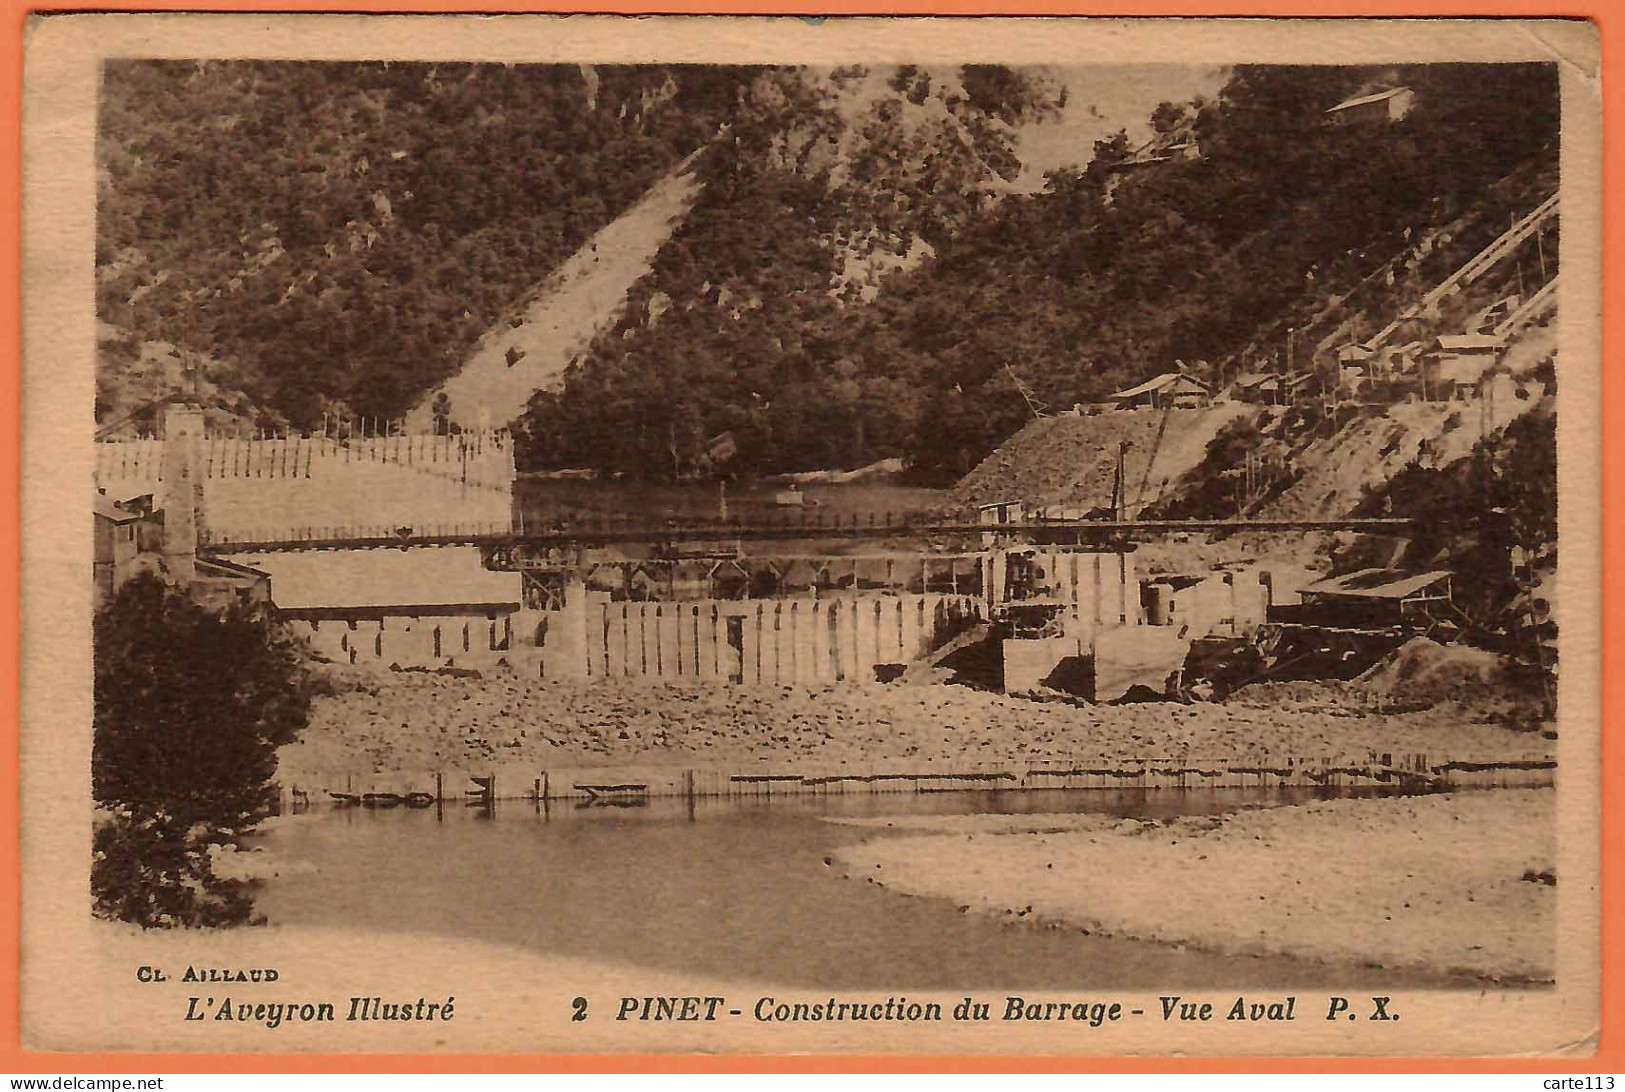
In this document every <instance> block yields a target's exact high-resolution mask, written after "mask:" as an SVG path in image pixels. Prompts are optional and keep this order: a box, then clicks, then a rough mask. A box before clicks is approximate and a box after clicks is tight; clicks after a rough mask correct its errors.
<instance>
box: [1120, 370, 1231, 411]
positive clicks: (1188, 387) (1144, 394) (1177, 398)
mask: <svg viewBox="0 0 1625 1092" xmlns="http://www.w3.org/2000/svg"><path fill="white" fill-rule="evenodd" d="M1210 393H1211V392H1210V391H1209V390H1208V386H1207V384H1206V383H1203V382H1202V381H1201V380H1200V379H1197V378H1196V377H1195V376H1190V375H1186V374H1185V373H1184V372H1163V373H1162V374H1161V375H1159V376H1157V377H1156V378H1155V379H1148V380H1146V381H1145V382H1144V383H1140V384H1138V385H1136V386H1133V387H1129V388H1127V389H1126V390H1120V391H1117V392H1116V393H1115V394H1113V395H1112V396H1111V400H1112V402H1114V403H1115V404H1116V405H1117V407H1118V408H1119V409H1135V408H1138V407H1143V406H1149V407H1151V408H1154V409H1160V408H1162V407H1164V406H1172V407H1174V408H1175V409H1200V408H1202V407H1203V406H1205V405H1207V403H1208V399H1209V397H1210Z"/></svg>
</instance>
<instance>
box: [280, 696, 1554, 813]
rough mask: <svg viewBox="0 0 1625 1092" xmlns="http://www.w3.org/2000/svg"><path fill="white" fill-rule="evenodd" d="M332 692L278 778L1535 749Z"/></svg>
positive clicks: (1157, 724)
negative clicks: (595, 768)
mask: <svg viewBox="0 0 1625 1092" xmlns="http://www.w3.org/2000/svg"><path fill="white" fill-rule="evenodd" d="M324 671H326V672H327V673H328V678H329V680H330V684H331V685H330V686H329V688H328V689H330V690H331V693H329V694H327V695H326V696H323V697H319V698H317V699H316V701H315V704H314V706H313V709H312V716H311V725H310V727H309V728H308V729H307V730H306V731H305V732H304V733H303V735H302V736H301V738H300V740H299V741H298V742H296V743H293V744H290V745H289V746H288V747H286V748H284V749H283V751H282V755H281V758H282V777H283V779H284V780H285V781H293V782H298V783H303V784H314V783H317V781H316V780H315V778H316V775H317V774H318V773H321V774H330V773H332V772H333V771H354V772H356V773H358V774H372V773H387V772H391V771H399V770H406V771H425V770H427V771H433V770H445V771H446V772H448V773H454V772H465V773H481V774H484V773H487V772H490V771H491V770H493V769H503V768H512V769H514V770H515V771H516V772H517V771H519V770H523V771H525V772H524V777H525V780H526V781H527V782H528V781H529V779H530V778H531V777H533V776H534V775H535V774H536V773H538V772H539V771H541V770H543V769H546V768H548V767H549V766H553V767H564V766H613V765H630V764H637V765H642V766H669V767H675V768H713V769H724V768H726V769H740V768H744V767H755V768H761V769H772V770H785V771H794V770H797V769H799V768H802V767H809V768H813V767H816V768H831V767H833V768H840V767H842V766H845V767H848V768H850V769H854V770H865V769H872V770H888V771H897V770H899V769H901V768H909V769H914V770H919V771H928V772H939V773H951V772H958V771H960V770H966V769H976V768H984V767H987V766H989V765H997V764H1003V765H1006V766H1010V765H1023V766H1041V765H1044V764H1055V763H1073V762H1080V763H1087V764H1089V765H1095V764H1098V763H1100V762H1112V761H1121V760H1132V759H1139V758H1190V759H1204V760H1206V759H1212V760H1220V761H1224V760H1235V761H1243V762H1249V763H1251V762H1265V761H1268V760H1271V759H1285V758H1288V757H1293V756H1328V755H1337V756H1353V757H1356V758H1358V757H1362V756H1365V755H1367V754H1368V753H1377V754H1380V753H1384V752H1393V753H1412V752H1427V753H1430V754H1437V755H1439V756H1441V757H1447V758H1448V759H1450V760H1458V761H1497V760H1506V759H1520V758H1527V757H1529V756H1530V755H1531V753H1532V752H1536V751H1538V752H1541V753H1543V754H1545V753H1548V752H1549V750H1550V748H1551V746H1552V745H1551V744H1550V743H1549V742H1548V741H1545V740H1543V739H1541V738H1539V737H1535V736H1531V735H1530V734H1528V733H1518V732H1513V731H1509V730H1507V729H1505V728H1501V727H1498V726H1496V725H1493V724H1474V723H1469V722H1468V721H1467V719H1466V718H1461V719H1456V720H1453V719H1451V718H1448V717H1446V718H1441V717H1440V716H1438V715H1437V714H1436V713H1425V712H1424V713H1400V714H1394V715H1385V714H1366V715H1363V716H1351V715H1349V713H1348V711H1346V710H1341V709H1339V710H1326V709H1317V708H1315V707H1314V703H1313V702H1285V703H1282V704H1279V705H1272V704H1257V705H1254V704H1247V703H1232V702H1227V703H1218V704H1201V705H1181V704H1177V703H1173V702H1151V703H1146V704H1140V705H1127V706H1106V705H1097V706H1077V705H1069V704H1060V703H1040V702H1033V701H1028V700H1025V699H1021V698H1013V697H1007V696H1005V695H1001V694H994V693H989V692H985V691H977V690H971V689H968V688H966V687H961V686H898V685H892V686H884V685H880V684H873V683H865V684H856V683H843V684H837V685H830V686H821V687H810V688H809V687H780V688H766V687H731V686H723V685H718V684H716V683H697V684H693V685H674V684H650V683H647V682H643V681H636V680H603V681H599V682H595V683H592V684H588V685H575V684H570V683H564V682H544V681H541V680H537V679H525V678H520V677H518V676H517V675H513V674H507V673H495V674H493V673H487V674H486V675H485V677H483V678H479V679H475V678H468V677H461V678H459V677H450V676H445V675H435V674H422V673H405V672H403V673H393V672H377V671H367V670H362V669H357V668H348V667H328V668H324Z"/></svg>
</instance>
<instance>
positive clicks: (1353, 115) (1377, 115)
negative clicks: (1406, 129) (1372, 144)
mask: <svg viewBox="0 0 1625 1092" xmlns="http://www.w3.org/2000/svg"><path fill="white" fill-rule="evenodd" d="M1415 105H1416V92H1415V91H1412V90H1411V89H1410V88H1409V87H1391V88H1389V89H1388V90H1386V91H1373V92H1370V93H1368V94H1364V95H1356V96H1354V97H1353V98H1350V99H1344V100H1343V101H1342V102H1340V103H1338V104H1337V105H1336V106H1333V107H1332V108H1331V109H1329V110H1327V111H1326V116H1327V117H1328V118H1330V119H1331V121H1332V123H1333V124H1335V125H1381V124H1386V123H1388V122H1394V121H1398V120H1399V119H1400V118H1402V117H1404V116H1405V115H1406V114H1408V113H1410V112H1411V107H1413V106H1415Z"/></svg>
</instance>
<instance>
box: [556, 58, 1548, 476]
mask: <svg viewBox="0 0 1625 1092" xmlns="http://www.w3.org/2000/svg"><path fill="white" fill-rule="evenodd" d="M1373 80H1377V81H1381V82H1383V83H1396V82H1399V83H1407V84H1409V85H1410V86H1412V87H1413V88H1414V89H1415V90H1416V91H1417V93H1418V98H1417V105H1416V107H1415V108H1414V109H1413V110H1412V111H1411V112H1410V114H1409V115H1408V116H1406V117H1405V118H1403V119H1402V120H1399V121H1397V122H1394V123H1393V124H1375V125H1358V124H1356V125H1349V126H1337V125H1334V124H1332V123H1331V122H1329V121H1328V119H1327V116H1326V110H1327V109H1328V108H1329V107H1330V106H1332V105H1333V104H1335V103H1337V102H1338V101H1340V100H1341V99H1342V98H1344V97H1346V96H1348V95H1351V94H1353V93H1355V92H1357V91H1359V90H1361V89H1362V88H1364V87H1366V86H1369V85H1370V84H1371V81H1373ZM894 86H895V87H900V88H902V89H904V94H908V93H910V91H911V89H912V88H913V86H914V85H913V83H911V82H910V77H909V75H908V73H907V72H906V71H905V72H901V73H899V75H898V76H897V77H896V80H895V82H894ZM966 86H967V88H968V87H970V86H976V87H978V92H977V94H978V95H980V96H984V97H986V96H997V95H998V94H1000V93H1001V92H1000V91H999V88H1001V87H1003V86H1004V83H1003V82H1002V81H1001V80H997V79H987V78H984V77H980V76H979V77H978V78H977V80H973V81H967V83H966ZM1557 119H1558V99H1557V84H1556V76H1555V73H1554V72H1553V70H1552V69H1551V68H1550V67H1549V66H1534V65H1530V66H1506V65H1502V66H1471V65H1462V66H1450V65H1445V66H1440V65H1429V66H1426V67H1425V68H1421V67H1419V68H1416V69H1401V70H1398V71H1393V70H1388V71H1376V70H1369V69H1359V68H1348V67H1337V68H1331V67H1326V68H1320V67H1290V68H1282V67H1241V68H1238V69H1237V70H1235V72H1234V73H1233V74H1232V76H1231V78H1230V80H1229V82H1228V84H1227V85H1226V86H1225V87H1224V89H1223V91H1222V93H1221V94H1220V95H1219V97H1218V98H1217V100H1216V101H1212V102H1198V103H1192V104H1188V105H1185V106H1177V105H1175V104H1164V105H1163V106H1161V107H1159V108H1158V111H1157V113H1156V115H1155V117H1154V119H1153V121H1154V123H1155V124H1154V126H1153V127H1154V129H1155V130H1157V131H1161V132H1174V131H1176V130H1181V129H1182V128H1183V129H1185V130H1186V131H1188V133H1189V135H1190V136H1191V137H1192V138H1193V139H1194V140H1195V141H1196V143H1197V145H1198V146H1199V148H1200V150H1201V156H1200V157H1199V158H1193V159H1177V158H1176V159H1171V160H1169V161H1166V162H1159V163H1155V164H1149V165H1146V166H1133V167H1124V166H1123V164H1124V163H1125V161H1126V160H1128V159H1130V157H1131V148H1130V141H1129V140H1128V138H1127V136H1126V134H1119V135H1118V136H1117V137H1115V138H1113V139H1110V140H1104V141H1101V142H1099V143H1098V144H1097V145H1096V147H1095V149H1094V152H1095V154H1094V157H1093V159H1092V160H1091V162H1090V163H1089V165H1088V166H1086V167H1084V168H1082V169H1079V170H1075V171H1064V172H1058V173H1055V174H1052V175H1051V176H1050V178H1049V180H1048V185H1047V187H1046V188H1045V190H1044V191H1043V192H1041V193H1038V194H1034V195H1030V196H1023V195H1009V196H1005V197H1003V198H1002V199H1000V200H998V201H997V202H993V203H989V202H987V201H985V200H983V201H981V203H980V204H977V199H976V196H975V194H974V193H971V194H970V197H969V198H968V200H969V201H970V203H972V204H975V205H976V207H977V211H976V212H975V213H974V214H972V215H968V216H965V217H964V218H963V219H962V220H961V221H959V222H958V223H957V225H956V226H955V228H954V230H952V231H950V232H946V233H934V234H931V235H930V236H929V237H928V238H927V241H928V242H929V243H930V245H931V246H932V248H933V249H934V251H935V253H934V256H932V257H929V258H927V259H926V260H924V261H922V262H920V263H918V264H917V265H915V266H913V267H912V268H905V269H902V270H900V271H898V272H894V273H892V274H890V275H889V276H888V277H886V278H885V279H884V280H883V281H882V282H881V288H880V292H879V295H878V297H877V298H875V299H873V300H872V301H870V302H862V301H859V300H856V299H853V298H851V297H850V296H847V297H845V298H835V297H834V296H833V295H832V294H831V293H830V292H829V291H827V288H828V286H829V285H830V283H831V279H832V278H833V277H834V276H835V274H836V269H835V255H834V254H833V252H832V250H831V249H830V248H828V247H827V246H826V245H824V243H823V242H822V240H821V238H820V236H821V234H822V233H826V232H829V231H831V230H834V228H833V227H832V225H835V224H837V223H838V222H839V220H840V217H841V216H842V215H844V214H846V213H847V212H848V210H849V209H850V207H851V200H852V199H851V198H850V196H849V195H848V194H846V193H845V192H843V190H842V187H841V186H840V185H838V184H831V183H829V182H827V181H826V180H825V179H822V178H820V177H818V176H816V175H814V176H809V175H807V174H806V173H798V172H793V171H784V170H773V169H768V170H760V171H756V172H754V173H753V174H751V175H750V176H749V177H748V178H743V179H741V180H739V181H737V182H735V183H733V184H731V185H727V186H718V187H716V188H714V189H713V190H712V191H711V192H710V193H708V194H707V198H706V201H705V203H704V206H703V207H702V208H701V209H700V210H697V212H696V215H695V216H694V217H693V218H691V220H690V222H689V224H688V225H687V227H686V229H685V230H684V231H683V232H681V233H680V235H679V238H678V239H677V240H676V241H674V244H673V247H672V248H671V251H672V253H671V254H669V255H662V260H661V262H660V264H659V265H658V267H657V269H656V271H655V273H654V275H653V276H652V277H651V278H650V281H651V282H652V283H651V286H650V287H649V290H654V289H658V290H659V291H662V292H664V293H666V294H667V295H668V296H670V297H671V298H672V299H674V300H677V301H679V306H678V307H676V308H674V309H673V311H672V312H671V313H670V314H667V315H666V316H664V317H663V318H662V319H661V321H660V322H659V323H658V324H656V325H654V326H653V327H652V328H649V327H648V326H647V324H645V323H643V322H642V320H641V318H640V315H641V311H640V309H639V308H637V307H633V308H631V309H630V310H629V312H628V317H627V319H626V321H625V322H624V323H623V324H622V326H621V328H619V329H617V330H615V331H612V332H611V333H609V334H608V335H606V336H604V337H603V338H601V339H600V340H599V342H598V344H597V345H596V346H595V347H594V351H593V353H592V354H591V355H590V357H589V359H588V360H587V361H585V363H584V366H583V367H582V368H581V369H580V370H579V371H578V372H577V373H576V374H574V375H572V376H571V377H570V380H569V383H568V385H567V386H566V388H565V390H564V392H563V393H562V394H561V395H558V396H551V395H550V396H544V397H542V398H539V399H538V400H537V402H536V403H535V404H534V405H533V407H532V412H531V415H530V422H529V424H530V428H531V433H532V441H533V450H532V455H533V458H535V459H536V461H538V462H541V463H548V464H552V465H561V464H568V465H593V466H600V467H603V468H605V469H615V470H627V471H635V470H637V469H638V468H640V467H641V468H645V469H653V470H656V471H660V470H663V469H669V468H672V467H674V466H676V465H680V463H681V460H680V459H678V460H676V461H674V460H673V458H672V457H671V454H670V449H671V448H673V447H676V448H678V449H684V448H685V445H692V444H693V443H694V442H695V441H696V440H697V438H699V437H702V436H707V435H711V434H714V433H716V432H719V431H721V430H723V429H731V430H733V432H734V434H735V436H736V437H737V438H739V439H740V441H741V451H740V455H739V456H738V457H737V459H736V462H735V466H736V467H742V468H749V469H763V470H783V469H804V468H808V467H815V466H831V465H837V466H853V465H859V464H861V463H864V462H867V461H869V460H872V459H875V458H880V457H883V456H889V455H903V456H906V457H908V458H910V459H911V460H912V461H913V462H914V463H915V465H916V466H917V467H920V468H921V469H923V470H926V471H935V472H937V473H938V474H940V475H942V476H945V477H952V476H957V475H959V474H961V473H963V472H964V471H965V470H966V469H968V468H969V467H970V466H971V465H973V464H974V462H975V461H976V460H977V459H979V458H980V457H981V456H982V455H984V454H985V453H986V452H987V451H988V450H990V449H991V448H992V447H993V446H995V445H996V444H997V443H998V442H1000V441H1001V440H1002V439H1004V438H1005V437H1006V436H1008V435H1009V434H1010V433H1012V432H1013V431H1014V430H1015V429H1016V428H1018V427H1019V426H1020V425H1021V424H1022V423H1023V422H1024V421H1025V420H1026V419H1027V418H1028V416H1029V412H1030V411H1029V409H1028V407H1027V403H1026V401H1025V400H1024V399H1023V398H1022V397H1021V394H1020V391H1019V389H1018V385H1017V381H1016V378H1015V377H1014V376H1012V374H1011V371H1012V370H1013V371H1014V373H1015V375H1016V376H1019V377H1020V379H1021V381H1022V382H1024V383H1026V384H1028V385H1029V386H1030V387H1031V388H1032V389H1033V390H1035V391H1036V393H1037V395H1038V397H1039V398H1040V399H1042V400H1044V401H1046V402H1048V403H1049V404H1050V405H1052V406H1066V405H1070V404H1071V403H1073V402H1078V401H1091V400H1095V399H1098V398H1100V397H1102V396H1104V395H1105V394H1108V393H1109V392H1111V391H1112V390H1114V389H1118V388H1120V387H1122V386H1126V385H1129V384H1131V383H1134V382H1138V381H1140V380H1143V379H1146V378H1148V377H1150V376H1151V375H1154V374H1157V373H1158V372H1161V371H1165V370H1168V369H1170V368H1172V367H1173V366H1174V363H1175V361H1177V360H1183V361H1185V362H1187V363H1194V362H1198V361H1202V362H1215V363H1224V362H1227V361H1229V362H1232V364H1233V365H1239V364H1240V363H1243V362H1245V360H1246V358H1247V357H1248V356H1249V355H1250V354H1251V353H1252V352H1254V351H1256V349H1257V346H1258V344H1259V343H1260V341H1267V340H1269V339H1271V338H1272V336H1273V335H1274V334H1276V333H1278V334H1280V335H1283V336H1282V337H1281V338H1280V340H1284V333H1285V328H1286V327H1287V326H1288V325H1296V326H1297V327H1298V328H1299V330H1300V331H1301V330H1302V329H1303V328H1304V327H1305V326H1306V325H1310V324H1311V322H1312V321H1313V318H1314V316H1315V315H1316V313H1317V312H1320V311H1322V310H1323V309H1324V308H1325V306H1326V303H1327V300H1328V299H1330V298H1334V297H1336V296H1338V295H1339V294H1345V293H1348V292H1350V291H1351V290H1352V289H1353V288H1354V286H1357V285H1359V284H1360V283H1361V282H1362V281H1366V280H1368V279H1369V277H1370V276H1371V275H1372V273H1373V271H1377V270H1380V269H1381V268H1382V266H1383V263H1385V262H1387V261H1389V260H1390V259H1391V258H1392V256H1393V255H1394V254H1395V253H1397V252H1399V251H1401V250H1402V249H1403V248H1404V247H1405V245H1406V243H1407V240H1409V239H1411V238H1413V237H1417V236H1418V234H1419V233H1422V232H1427V231H1430V230H1436V229H1438V228H1440V227H1441V226H1443V225H1446V224H1451V223H1453V222H1456V221H1458V220H1459V219H1460V218H1462V217H1463V216H1464V215H1465V214H1466V213H1468V212H1469V211H1476V219H1473V220H1472V221H1471V223H1470V224H1469V226H1468V228H1467V231H1466V233H1465V235H1464V236H1463V237H1460V238H1455V239H1453V240H1451V241H1450V244H1449V247H1448V251H1447V252H1446V248H1443V247H1441V249H1440V251H1437V252H1436V253H1435V259H1436V260H1435V262H1434V263H1433V264H1432V265H1429V266H1427V267H1424V268H1422V269H1420V270H1415V271H1405V270H1402V273H1403V274H1405V275H1410V276H1413V277H1415V278H1417V279H1419V280H1421V279H1428V278H1431V279H1433V280H1436V279H1437V277H1438V276H1439V275H1442V273H1443V272H1446V271H1447V270H1446V269H1445V268H1444V266H1445V265H1446V264H1447V259H1453V258H1455V257H1457V256H1464V252H1465V253H1470V252H1471V250H1472V249H1473V248H1474V247H1476V246H1477V245H1481V244H1482V243H1483V242H1485V241H1487V240H1488V238H1490V237H1493V235H1494V234H1495V233H1497V232H1498V231H1500V230H1502V229H1503V228H1504V227H1505V225H1506V223H1507V217H1508V216H1509V215H1511V214H1513V213H1522V212H1524V211H1527V210H1528V208H1529V206H1530V205H1531V204H1533V203H1534V202H1535V201H1538V200H1539V199H1540V198H1541V197H1544V196H1545V194H1544V193H1542V192H1539V189H1540V185H1541V184H1546V183H1550V182H1551V181H1552V180H1553V179H1552V178H1551V177H1550V174H1551V172H1552V171H1554V170H1555V164H1556V155H1557V139H1556V138H1557ZM721 173H722V174H723V176H724V177H727V178H732V177H733V176H732V175H731V174H729V173H728V172H727V171H723V172H721ZM1536 176H1539V177H1538V178H1537V177H1536ZM1507 179H1511V180H1512V181H1511V183H1507V182H1503V180H1507ZM889 192H890V193H891V195H892V196H893V197H895V198H896V199H897V200H898V201H899V202H900V203H901V204H902V205H904V206H905V207H908V206H911V204H919V203H921V202H924V201H926V200H927V198H926V195H925V194H923V193H922V194H911V193H900V192H898V191H895V190H893V191H889ZM961 196H963V193H962V194H961ZM930 197H931V199H933V200H935V201H937V202H938V203H939V204H940V203H942V202H944V201H951V200H954V199H955V198H954V196H953V195H952V194H945V193H943V192H942V191H941V190H940V188H939V189H937V190H933V191H930ZM922 207H924V206H922ZM924 218H925V219H933V218H937V217H933V216H932V215H931V214H930V212H929V211H927V213H926V215H925V217H924ZM921 234H922V237H923V236H924V232H923V229H922V232H921ZM1429 283H1431V280H1430V281H1429ZM1400 287H1401V288H1403V285H1401V286H1400ZM1301 363H1302V362H1301V361H1300V364H1301ZM1007 365H1008V368H1007ZM1232 374H1233V367H1232ZM589 407H590V412H588V408H589ZM689 449H690V450H691V449H692V448H691V447H690V448H689Z"/></svg>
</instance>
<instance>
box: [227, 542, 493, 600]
mask: <svg viewBox="0 0 1625 1092" xmlns="http://www.w3.org/2000/svg"><path fill="white" fill-rule="evenodd" d="M233 560H234V561H236V562H238V563H240V564H248V565H251V566H252V567H253V568H255V569H258V570H261V571H263V572H265V573H267V574H269V575H270V577H271V588H272V599H273V601H274V602H275V603H276V605H277V607H278V608H280V609H282V610H307V611H308V610H321V609H335V610H355V609H384V610H387V609H389V608H393V607H435V606H485V607H499V606H500V607H512V608H517V607H518V605H519V600H520V579H519V574H518V573H503V572H492V571H491V570H489V569H487V568H486V567H485V564H484V562H483V560H482V559H481V557H480V551H479V549H478V548H477V547H473V546H438V547H434V548H432V549H419V550H318V551H312V552H310V553H277V554H258V555H238V556H237V557H235V558H234V559H233Z"/></svg>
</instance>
